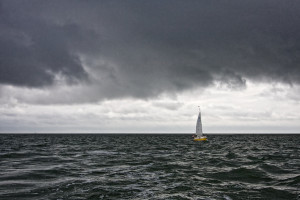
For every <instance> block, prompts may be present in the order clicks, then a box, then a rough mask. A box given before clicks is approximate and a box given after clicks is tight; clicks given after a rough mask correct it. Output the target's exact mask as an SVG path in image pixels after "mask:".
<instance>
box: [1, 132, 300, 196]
mask: <svg viewBox="0 0 300 200" xmlns="http://www.w3.org/2000/svg"><path fill="white" fill-rule="evenodd" d="M208 140H209V141H208V142H194V141H192V137H191V135H137V134H136V135H0V199H226V200H228V199H272V200H273V199H300V196H299V195H300V189H299V188H300V135H208Z"/></svg>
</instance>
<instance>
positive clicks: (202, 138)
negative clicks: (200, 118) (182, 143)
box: [194, 137, 207, 141]
mask: <svg viewBox="0 0 300 200" xmlns="http://www.w3.org/2000/svg"><path fill="white" fill-rule="evenodd" d="M206 140H207V138H206V137H201V138H194V141H206Z"/></svg>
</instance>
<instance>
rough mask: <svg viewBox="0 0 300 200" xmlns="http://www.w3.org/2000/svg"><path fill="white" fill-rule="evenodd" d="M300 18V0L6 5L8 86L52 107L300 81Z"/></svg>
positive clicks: (4, 75) (2, 43) (2, 53)
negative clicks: (44, 94)
mask: <svg viewBox="0 0 300 200" xmlns="http://www.w3.org/2000/svg"><path fill="white" fill-rule="evenodd" d="M299 24H300V2H299V1H296V0H291V1H288V2H283V1H279V0H272V1H271V0H264V1H261V0H259V1H258V0H254V1H253V0H251V1H250V0H246V1H243V2H241V1H214V0H213V1H198V0H197V1H187V2H185V1H131V0H130V1H21V2H20V1H11V0H9V1H8V0H6V1H1V3H0V84H2V85H13V86H18V87H28V88H35V89H38V90H48V91H49V92H50V93H53V92H55V91H58V93H57V96H60V97H58V98H60V100H57V99H56V98H50V100H49V102H53V103H55V102H64V101H65V102H67V103H70V102H72V101H74V102H76V101H80V102H91V101H98V100H103V99H113V98H122V97H134V98H151V97H156V96H158V95H160V94H163V93H170V94H172V93H174V94H176V93H177V92H182V91H185V90H189V89H193V88H199V87H200V88H201V87H202V88H205V87H209V86H211V85H213V84H216V83H217V84H221V85H226V87H229V88H232V89H236V88H243V87H245V86H246V83H247V80H253V81H258V82H261V81H263V82H283V83H288V84H291V85H293V84H299V80H300V66H299V63H300V34H299V32H300V26H299ZM61 83H63V86H64V87H66V86H68V87H70V88H69V91H73V92H70V95H71V96H72V98H70V100H68V99H66V98H65V97H64V98H63V99H62V98H61V95H59V94H60V93H59V92H65V91H66V90H68V89H66V90H65V89H64V88H63V87H61ZM0 94H1V93H0ZM38 97H39V99H40V101H43V100H42V98H40V96H38ZM75 97H76V98H75ZM51 99H52V100H51Z"/></svg>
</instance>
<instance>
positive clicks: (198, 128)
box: [196, 110, 203, 137]
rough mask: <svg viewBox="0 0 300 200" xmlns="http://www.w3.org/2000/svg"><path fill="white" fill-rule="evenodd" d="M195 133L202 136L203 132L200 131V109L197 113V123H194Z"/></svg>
mask: <svg viewBox="0 0 300 200" xmlns="http://www.w3.org/2000/svg"><path fill="white" fill-rule="evenodd" d="M196 135H197V136H198V137H202V135H203V132H202V122H201V111H200V110H199V115H198V119H197V124H196Z"/></svg>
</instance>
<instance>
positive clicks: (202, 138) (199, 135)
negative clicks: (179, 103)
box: [194, 107, 207, 141]
mask: <svg viewBox="0 0 300 200" xmlns="http://www.w3.org/2000/svg"><path fill="white" fill-rule="evenodd" d="M206 140H207V138H206V136H204V135H203V132H202V122H201V110H200V107H199V114H198V119H197V124H196V136H195V137H194V141H206Z"/></svg>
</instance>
